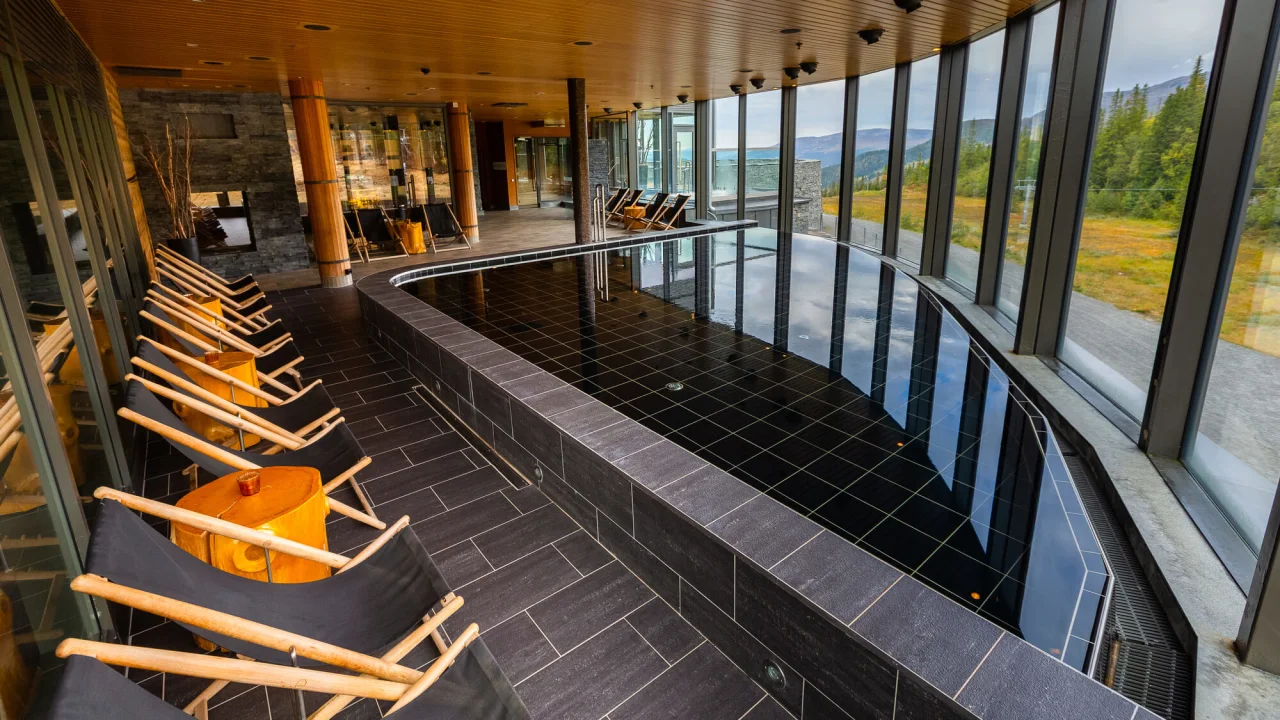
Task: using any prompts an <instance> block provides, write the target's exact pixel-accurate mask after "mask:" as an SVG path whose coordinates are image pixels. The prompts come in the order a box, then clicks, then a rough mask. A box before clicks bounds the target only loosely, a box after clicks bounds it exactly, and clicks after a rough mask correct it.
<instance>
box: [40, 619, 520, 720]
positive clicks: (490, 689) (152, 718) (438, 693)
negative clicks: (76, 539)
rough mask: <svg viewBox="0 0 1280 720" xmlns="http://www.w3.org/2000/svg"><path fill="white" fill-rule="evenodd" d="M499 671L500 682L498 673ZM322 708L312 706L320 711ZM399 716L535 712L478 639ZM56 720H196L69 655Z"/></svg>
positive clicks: (460, 717) (456, 717)
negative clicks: (528, 707)
mask: <svg viewBox="0 0 1280 720" xmlns="http://www.w3.org/2000/svg"><path fill="white" fill-rule="evenodd" d="M494 671H497V678H496V681H495V679H494V677H493V675H492V673H493V672H494ZM315 709H317V708H311V707H308V708H307V710H308V711H309V712H310V711H314V710H315ZM390 717H392V718H395V719H396V720H524V719H525V718H528V717H529V711H528V710H527V709H525V707H524V703H523V702H521V701H520V698H518V697H517V696H516V694H515V692H514V691H513V690H512V689H511V684H510V683H509V682H508V681H507V679H506V677H504V676H503V675H502V674H501V671H500V670H498V666H497V663H496V662H495V661H494V659H493V656H492V655H491V654H490V653H489V649H488V648H487V647H485V645H484V641H483V640H480V639H477V640H476V641H475V642H473V643H471V645H470V646H468V647H467V649H466V650H464V651H463V652H462V654H461V655H459V656H458V659H457V661H456V662H455V663H454V664H453V667H451V668H449V669H448V670H447V671H445V673H444V675H442V676H441V677H440V679H439V680H437V681H436V682H435V684H433V685H432V686H431V687H429V688H427V691H426V692H424V693H423V694H422V695H420V696H418V698H417V699H415V700H414V701H413V702H411V703H409V704H408V705H406V706H405V707H403V708H401V709H399V710H397V711H396V712H395V714H394V715H391V716H390ZM49 718H50V720H191V716H190V715H187V714H186V713H184V712H182V711H181V710H179V709H178V708H176V707H174V706H172V705H170V704H168V703H166V702H165V701H163V700H161V699H160V698H158V697H156V696H155V695H152V694H151V693H149V692H147V691H146V690H144V689H142V687H141V686H139V685H137V684H136V683H134V682H132V681H130V680H129V679H127V678H126V677H125V676H124V675H122V674H120V673H118V672H116V671H115V670H112V669H111V668H109V667H107V666H106V665H104V664H103V663H101V662H99V661H98V660H95V659H93V658H90V657H85V656H82V655H73V656H71V657H69V658H67V662H66V664H65V665H64V666H63V669H62V677H61V678H60V679H59V680H58V688H57V690H55V691H54V697H53V701H52V703H51V707H50V711H49Z"/></svg>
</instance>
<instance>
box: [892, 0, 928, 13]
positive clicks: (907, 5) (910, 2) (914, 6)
mask: <svg viewBox="0 0 1280 720" xmlns="http://www.w3.org/2000/svg"><path fill="white" fill-rule="evenodd" d="M893 4H894V5H897V6H898V7H900V8H902V9H903V10H906V11H907V12H915V11H916V10H919V9H920V6H921V5H923V4H924V0H893Z"/></svg>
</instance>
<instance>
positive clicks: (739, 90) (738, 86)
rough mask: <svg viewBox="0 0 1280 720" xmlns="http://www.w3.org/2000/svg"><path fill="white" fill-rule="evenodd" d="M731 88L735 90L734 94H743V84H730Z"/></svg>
mask: <svg viewBox="0 0 1280 720" xmlns="http://www.w3.org/2000/svg"><path fill="white" fill-rule="evenodd" d="M729 89H730V90H732V91H733V94H734V95H741V94H742V86H741V85H730V86H729Z"/></svg>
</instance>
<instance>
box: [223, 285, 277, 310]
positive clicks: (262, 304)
mask: <svg viewBox="0 0 1280 720" xmlns="http://www.w3.org/2000/svg"><path fill="white" fill-rule="evenodd" d="M256 292H258V291H257V290H256V289H255V290H254V291H253V292H251V293H248V295H247V296H246V297H245V299H246V300H247V299H248V298H250V297H253V295H254V293H256ZM231 299H232V300H235V301H236V302H241V300H239V299H237V298H235V297H232V298H231ZM269 305H271V303H269V302H267V298H266V296H265V295H264V296H262V297H260V298H258V299H257V300H254V301H253V302H251V303H249V304H248V305H245V306H244V307H242V308H240V309H239V310H237V311H236V312H238V313H240V314H241V315H243V316H245V317H253V315H254V314H255V313H258V312H261V311H263V310H266V309H267V307H268V306H269Z"/></svg>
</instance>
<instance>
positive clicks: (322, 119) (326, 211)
mask: <svg viewBox="0 0 1280 720" xmlns="http://www.w3.org/2000/svg"><path fill="white" fill-rule="evenodd" d="M289 95H290V98H291V100H292V103H293V123H294V126H295V127H296V128H297V132H298V159H299V160H300V161H301V163H302V178H303V182H304V183H305V185H306V189H307V211H308V214H309V215H310V217H311V235H312V238H313V239H314V241H315V248H316V262H318V263H319V264H320V285H321V286H322V287H327V288H336V287H346V286H347V285H350V284H351V257H350V255H348V253H347V237H346V231H345V230H344V229H343V222H342V201H341V200H339V198H338V182H339V181H338V172H337V169H336V168H337V165H336V163H335V161H334V154H333V136H332V135H330V133H329V107H328V104H327V103H326V102H325V99H324V83H323V82H321V81H319V80H313V79H310V78H294V79H292V80H290V81H289Z"/></svg>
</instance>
